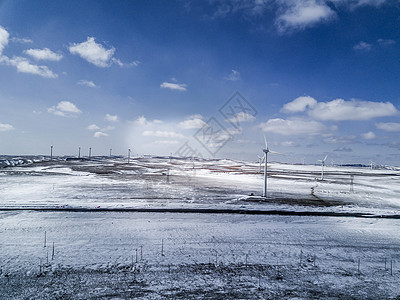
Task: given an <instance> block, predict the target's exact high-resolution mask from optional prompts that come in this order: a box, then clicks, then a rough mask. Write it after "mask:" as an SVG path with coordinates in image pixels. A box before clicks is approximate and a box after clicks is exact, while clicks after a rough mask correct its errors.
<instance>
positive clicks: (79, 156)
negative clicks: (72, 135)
mask: <svg viewBox="0 0 400 300" xmlns="http://www.w3.org/2000/svg"><path fill="white" fill-rule="evenodd" d="M78 158H81V147H79V148H78Z"/></svg>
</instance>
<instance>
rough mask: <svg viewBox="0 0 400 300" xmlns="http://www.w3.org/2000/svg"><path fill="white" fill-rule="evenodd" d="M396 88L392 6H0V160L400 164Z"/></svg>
mask: <svg viewBox="0 0 400 300" xmlns="http://www.w3.org/2000/svg"><path fill="white" fill-rule="evenodd" d="M399 83H400V3H399V2H398V1H389V0H350V1H343V0H331V1H324V0H320V1H318V0H304V1H300V0H292V1H289V0H265V1H262V0H257V1H238V0H236V1H224V0H213V1H211V0H210V1H112V2H111V1H68V2H65V1H1V2H0V105H1V110H0V153H1V154H48V153H49V149H50V145H53V146H54V153H55V155H76V154H77V152H78V147H81V148H82V152H83V153H84V154H86V152H87V151H88V148H89V147H92V153H93V154H94V155H107V154H108V153H109V149H110V148H112V149H113V154H124V155H126V154H127V149H128V148H131V149H132V152H133V153H134V154H159V155H169V154H170V153H177V154H178V153H182V150H183V149H186V150H185V151H186V152H185V153H186V154H195V155H202V156H203V157H213V156H216V157H228V158H234V159H247V160H257V155H260V154H262V148H263V147H264V141H263V139H264V138H263V134H265V135H266V137H267V139H268V142H269V146H270V148H271V149H273V150H275V151H279V152H281V153H284V154H285V156H279V157H272V156H271V160H279V161H288V162H302V160H303V159H305V161H306V162H309V163H315V162H316V161H317V159H321V158H323V157H324V156H325V155H326V154H328V157H329V158H328V162H329V163H331V162H332V161H334V162H335V163H339V162H343V163H355V162H357V163H369V162H370V160H372V161H374V162H376V163H379V164H391V165H400V152H399V150H400V139H399V132H400V120H399V110H400V106H399V102H400V84H399ZM236 92H239V94H236ZM229 100H230V101H229ZM226 103H227V104H226ZM225 104H226V105H225ZM238 104H242V105H238ZM243 104H245V105H244V106H243ZM224 105H225V106H224ZM246 105H247V106H246ZM249 105H250V106H249ZM224 108H225V110H226V109H227V110H226V111H225V112H224V111H223V109H224ZM221 112H222V113H221ZM182 147H186V148H182Z"/></svg>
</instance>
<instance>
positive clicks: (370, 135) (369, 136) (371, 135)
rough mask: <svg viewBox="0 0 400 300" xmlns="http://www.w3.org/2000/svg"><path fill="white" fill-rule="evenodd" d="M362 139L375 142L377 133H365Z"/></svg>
mask: <svg viewBox="0 0 400 300" xmlns="http://www.w3.org/2000/svg"><path fill="white" fill-rule="evenodd" d="M361 137H362V138H363V139H364V140H373V139H374V138H376V135H375V133H373V132H372V131H369V132H366V133H363V134H362V135H361Z"/></svg>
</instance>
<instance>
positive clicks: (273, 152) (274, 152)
mask: <svg viewBox="0 0 400 300" xmlns="http://www.w3.org/2000/svg"><path fill="white" fill-rule="evenodd" d="M269 153H272V154H278V155H285V154H282V153H279V152H276V151H271V150H270V151H269Z"/></svg>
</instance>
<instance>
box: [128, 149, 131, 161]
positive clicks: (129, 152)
mask: <svg viewBox="0 0 400 300" xmlns="http://www.w3.org/2000/svg"><path fill="white" fill-rule="evenodd" d="M130 159H131V149H128V164H129V161H130Z"/></svg>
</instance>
